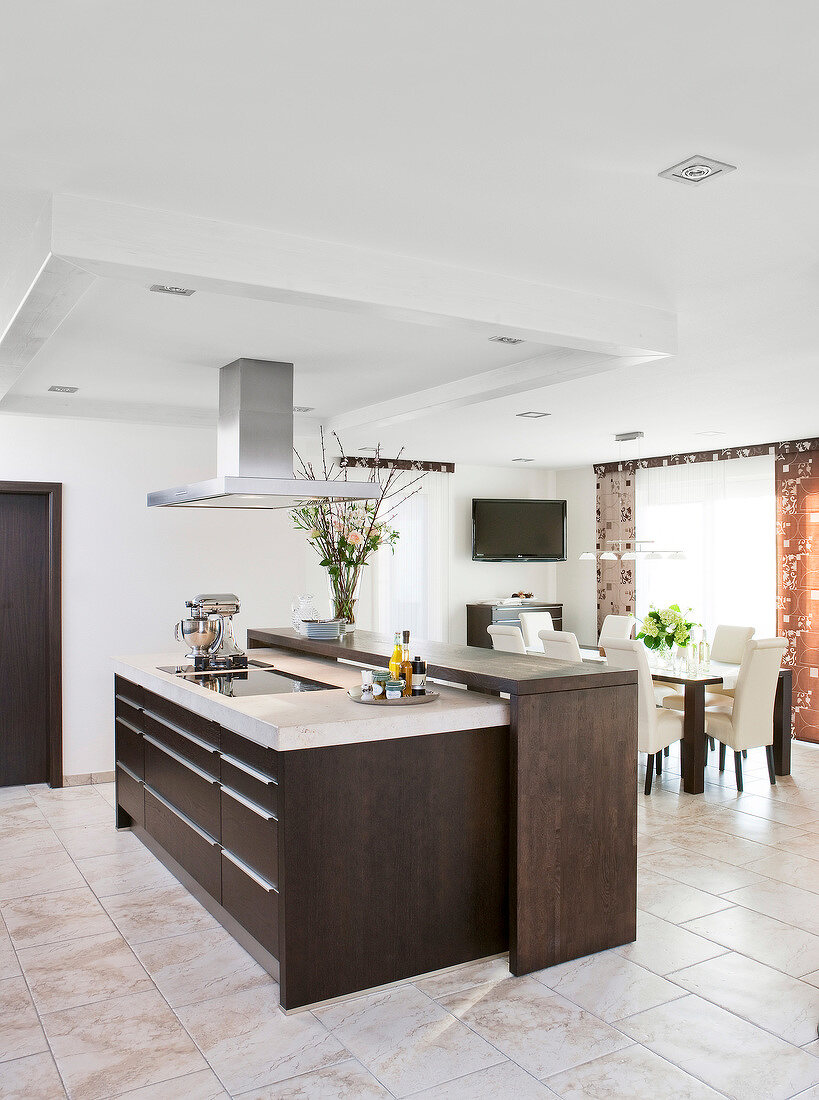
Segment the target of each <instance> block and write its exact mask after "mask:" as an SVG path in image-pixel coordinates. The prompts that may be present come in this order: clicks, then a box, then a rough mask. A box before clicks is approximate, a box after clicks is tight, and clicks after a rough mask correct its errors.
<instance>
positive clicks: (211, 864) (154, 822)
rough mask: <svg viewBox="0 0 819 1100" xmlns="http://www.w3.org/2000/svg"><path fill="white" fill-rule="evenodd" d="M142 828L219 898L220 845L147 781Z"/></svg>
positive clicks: (212, 894) (220, 878) (220, 890)
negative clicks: (143, 824)
mask: <svg viewBox="0 0 819 1100" xmlns="http://www.w3.org/2000/svg"><path fill="white" fill-rule="evenodd" d="M145 828H146V830H147V831H148V833H150V835H151V836H152V837H153V838H154V840H156V842H157V843H158V844H160V845H161V846H162V847H163V848H164V849H165V851H166V852H167V853H168V855H170V856H172V857H173V858H174V859H175V860H176V862H177V863H178V864H179V865H180V866H181V867H184V869H185V870H186V871H187V872H188V874H189V875H191V876H192V877H193V878H195V879H196V881H197V882H198V883H199V884H200V885H201V886H203V887H204V888H205V890H207V892H208V893H209V894H210V896H211V897H212V898H214V900H216V901H220V900H221V897H222V865H221V858H220V852H221V849H220V847H219V845H218V844H217V842H216V841H215V840H214V839H213V837H210V836H208V835H207V833H206V832H205V831H204V830H203V829H200V828H199V827H198V826H197V825H196V824H195V823H194V822H192V821H190V820H189V819H188V818H187V817H186V816H185V815H184V814H182V813H180V812H179V810H178V809H177V808H176V807H174V806H173V805H171V803H170V802H168V801H167V799H165V798H163V797H162V795H161V794H160V793H159V792H158V791H155V790H153V789H152V788H151V787H150V786H149V785H148V784H146V785H145Z"/></svg>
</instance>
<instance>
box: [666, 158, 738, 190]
mask: <svg viewBox="0 0 819 1100" xmlns="http://www.w3.org/2000/svg"><path fill="white" fill-rule="evenodd" d="M736 168H737V166H736V165H735V164H725V163H724V162H723V161H721V160H713V159H712V158H711V157H701V156H699V155H696V156H693V157H688V158H687V159H686V160H681V161H680V163H679V164H674V165H672V167H671V168H666V170H665V171H664V172H660V173H658V174H659V175H660V176H662V177H663V179H667V180H679V182H680V183H704V182H705V181H706V180H710V179H714V177H715V176H724V175H725V174H726V173H727V172H735V171H736Z"/></svg>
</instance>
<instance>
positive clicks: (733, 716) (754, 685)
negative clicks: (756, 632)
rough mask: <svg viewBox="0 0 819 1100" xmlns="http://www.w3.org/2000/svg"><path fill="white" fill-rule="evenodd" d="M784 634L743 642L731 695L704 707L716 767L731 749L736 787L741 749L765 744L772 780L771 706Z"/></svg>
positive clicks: (722, 766) (739, 786) (739, 785)
mask: <svg viewBox="0 0 819 1100" xmlns="http://www.w3.org/2000/svg"><path fill="white" fill-rule="evenodd" d="M787 644H788V643H787V642H786V641H785V639H784V638H764V639H762V638H761V639H759V641H750V642H746V643H745V649H744V650H743V654H742V664H741V665H740V666H739V676H738V677H737V686H736V688H735V689H734V696H733V698H731V697H730V696H726V697H725V698H724V700H723V701H722V702H718V703H714V704H712V705H711V706H708V707H706V708H705V732H706V733H707V734H708V736H709V737H713V738H715V739H716V740H717V741H719V768H720V771H724V769H725V747H726V745H727V746H728V748H731V749H733V750H734V768H735V770H736V776H737V790H738V791H741V790H742V753H743V751H745V750H747V749H757V748H762V747H763V746H764V748H765V755H766V756H767V758H768V777H769V779H770V781H771V784H772V785H773V784H774V783H776V773H775V771H774V759H773V710H774V699H775V697H776V684H777V681H778V679H779V670H780V668H781V667H782V657H783V654H784V653H785V650H786V648H787Z"/></svg>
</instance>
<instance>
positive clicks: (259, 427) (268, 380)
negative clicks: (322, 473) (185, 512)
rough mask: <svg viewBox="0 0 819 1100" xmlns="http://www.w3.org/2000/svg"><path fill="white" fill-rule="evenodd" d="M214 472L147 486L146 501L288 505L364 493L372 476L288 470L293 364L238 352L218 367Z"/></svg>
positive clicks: (368, 493) (371, 492) (372, 490)
mask: <svg viewBox="0 0 819 1100" xmlns="http://www.w3.org/2000/svg"><path fill="white" fill-rule="evenodd" d="M217 440H218V442H217V453H216V470H217V475H216V477H214V478H211V479H210V480H209V481H197V482H194V483H193V484H192V485H177V486H176V487H175V488H173V489H159V490H158V491H157V492H155V493H149V494H148V507H149V508H166V507H183V508H292V507H293V505H295V504H298V503H299V502H301V501H310V500H327V499H336V500H368V499H371V498H373V497H377V496H378V495H379V492H380V489H379V486H378V485H377V484H376V483H374V482H372V481H344V480H339V481H307V480H305V479H303V478H295V477H294V476H293V364H292V363H272V362H269V361H267V360H265V359H237V360H236V361H235V362H234V363H228V365H227V366H226V367H222V368H221V370H220V371H219V424H218V434H217Z"/></svg>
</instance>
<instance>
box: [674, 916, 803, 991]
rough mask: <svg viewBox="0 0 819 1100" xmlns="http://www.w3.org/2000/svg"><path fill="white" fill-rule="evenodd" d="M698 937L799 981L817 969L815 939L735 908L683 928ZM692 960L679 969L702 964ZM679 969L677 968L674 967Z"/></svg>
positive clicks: (698, 920)
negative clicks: (705, 937)
mask: <svg viewBox="0 0 819 1100" xmlns="http://www.w3.org/2000/svg"><path fill="white" fill-rule="evenodd" d="M685 927H686V928H687V929H690V931H692V932H696V933H697V935H699V936H707V937H708V939H709V940H713V941H714V943H718V944H722V945H723V947H726V948H732V949H733V950H735V951H739V952H741V954H743V955H748V956H749V957H750V958H752V959H756V960H757V961H758V962H761V963H765V965H766V966H772V967H773V968H774V969H775V970H781V971H782V972H783V973H785V974H791V975H792V976H793V977H795V978H801V977H802V976H803V975H804V974H807V973H808V972H809V971H811V970H813V969H814V968H819V936H815V935H813V934H812V933H810V932H804V931H803V930H802V929H801V928H792V927H791V926H790V925H788V924H783V923H782V921H778V920H774V918H773V917H767V916H765V914H764V913H756V912H754V911H753V910H752V909H745V908H744V907H743V906H741V905H735V906H733V907H732V908H731V909H723V910H722V912H720V913H711V914H710V915H709V916H707V917H698V918H697V920H693V921H689V922H688V924H686V925H685ZM702 961H704V960H701V959H692V960H691V962H690V963H683V964H682V965H683V966H689V965H693V964H694V963H695V962H702ZM675 969H681V967H675Z"/></svg>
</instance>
